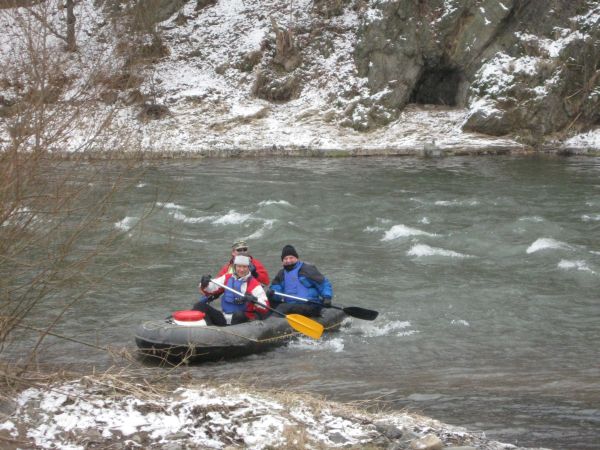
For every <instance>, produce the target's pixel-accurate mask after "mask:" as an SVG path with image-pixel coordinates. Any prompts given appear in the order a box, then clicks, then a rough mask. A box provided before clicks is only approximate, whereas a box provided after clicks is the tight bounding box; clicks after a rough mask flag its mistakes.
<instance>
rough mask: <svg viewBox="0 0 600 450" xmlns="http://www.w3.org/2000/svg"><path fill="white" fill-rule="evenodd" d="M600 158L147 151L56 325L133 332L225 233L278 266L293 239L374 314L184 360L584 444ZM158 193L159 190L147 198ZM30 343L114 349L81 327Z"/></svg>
mask: <svg viewBox="0 0 600 450" xmlns="http://www.w3.org/2000/svg"><path fill="white" fill-rule="evenodd" d="M599 173H600V160H599V159H597V158H587V159H578V158H570V159H518V158H471V159H469V158H448V159H438V160H421V159H383V158H355V159H342V160H333V159H327V160H320V159H308V160H307V159H258V160H202V161H186V162H161V163H157V164H156V165H155V166H153V167H150V168H148V169H147V171H146V173H145V175H144V177H143V180H142V181H141V182H140V183H139V184H137V187H136V188H134V189H132V190H131V191H129V192H127V193H125V194H124V195H123V196H122V198H120V199H119V202H118V204H116V205H115V208H117V209H118V210H120V212H121V215H120V217H121V219H120V220H119V221H117V222H116V223H115V224H114V226H115V227H117V228H120V229H123V230H126V231H127V232H126V233H125V234H124V235H123V237H122V238H121V240H120V242H119V245H118V246H117V247H116V248H115V249H114V252H113V253H112V254H109V255H105V256H103V257H102V258H100V260H99V266H98V268H97V269H98V270H104V269H106V268H108V267H117V268H118V270H113V271H112V272H111V273H110V276H109V277H107V278H106V280H105V284H104V285H99V286H95V287H94V291H93V292H92V293H91V294H90V295H89V296H87V297H86V298H85V300H84V301H82V302H81V303H80V304H78V305H77V307H76V309H75V310H73V311H72V312H71V313H69V314H68V315H67V317H66V318H65V320H64V321H63V322H62V323H61V325H60V326H59V328H58V331H60V332H64V333H65V334H69V335H72V336H77V337H79V338H81V339H87V340H90V341H94V342H98V343H102V344H103V345H112V346H128V347H131V346H132V345H133V338H132V334H133V330H134V329H135V326H136V325H137V324H138V323H139V322H140V321H142V320H145V319H152V318H156V317H164V316H165V315H167V314H168V313H169V312H170V311H172V310H175V309H182V308H187V307H188V306H190V305H191V304H192V303H193V302H194V301H195V299H196V285H197V283H198V280H199V278H200V276H201V275H202V274H214V273H215V272H216V271H217V270H218V268H219V267H220V266H221V264H222V263H223V262H224V261H225V260H226V259H227V257H228V250H229V248H230V243H231V242H232V241H233V240H235V239H237V238H246V239H248V240H249V241H250V247H251V252H252V253H253V254H254V255H255V256H257V257H258V258H259V259H261V260H262V262H263V263H264V264H265V265H266V266H267V268H268V269H269V271H270V273H271V275H274V274H275V273H276V271H277V270H278V267H279V265H280V258H279V255H280V250H281V247H282V246H283V245H284V244H288V243H292V244H294V245H295V246H296V248H297V250H298V252H299V253H300V256H301V258H303V259H305V260H307V261H310V262H312V263H314V264H316V265H317V267H319V269H320V270H321V271H322V272H323V273H325V274H326V275H327V276H328V277H329V278H330V279H331V280H332V282H333V284H334V288H335V301H336V302H337V303H338V304H343V305H345V306H363V307H367V308H370V309H376V310H378V311H380V313H381V314H380V316H379V318H378V319H377V321H375V322H373V323H368V322H360V321H359V320H357V319H354V320H353V322H352V325H351V326H350V327H349V328H345V329H343V330H342V331H340V332H339V333H337V334H335V335H333V336H330V337H328V338H326V339H325V340H323V341H321V342H318V343H316V342H312V341H307V340H301V341H299V342H296V343H294V344H292V345H290V346H289V347H284V348H279V349H276V350H274V351H273V352H269V353H266V354H262V355H256V356H251V357H247V358H244V359H241V360H237V361H232V362H227V363H210V364H207V365H203V366H196V367H190V368H189V371H190V373H192V375H193V376H195V377H197V378H198V379H204V378H206V377H211V378H218V379H221V380H228V379H233V380H243V379H244V378H245V377H249V376H251V377H252V379H256V377H258V379H260V380H262V381H261V384H263V385H264V387H286V388H288V389H294V390H298V391H311V392H317V393H320V394H323V395H326V396H327V397H329V398H332V399H336V400H343V401H353V400H369V401H378V402H381V403H382V404H384V405H385V406H387V407H391V408H398V409H400V408H408V409H411V410H414V411H420V412H423V413H425V414H427V415H431V416H433V417H435V418H438V419H440V420H443V421H447V422H449V423H453V424H457V425H464V426H467V427H469V428H472V429H476V430H482V431H485V432H486V434H487V435H488V437H492V438H497V439H500V440H503V441H507V442H511V443H515V444H519V445H530V446H534V445H545V446H548V447H553V448H557V449H558V448H564V449H567V448H569V449H592V448H595V447H596V446H597V443H598V442H599V441H600V432H599V431H598V430H600V410H599V406H598V405H599V404H600V381H598V380H600V365H599V363H598V362H599V358H598V356H599V354H598V348H600V333H599V326H600V325H599V324H600V320H599V319H600V305H599V297H598V292H600V289H599V288H600V238H599V236H600V220H599V219H598V217H600V183H599V182H598V174H599ZM157 192H158V197H159V198H158V201H159V203H158V208H157V209H156V211H155V212H154V213H153V214H152V215H150V216H149V217H144V214H145V212H146V211H147V210H148V208H149V207H150V206H151V205H152V204H153V203H154V202H155V200H157V198H156V196H157ZM140 221H141V223H140ZM135 224H138V226H134V225H135ZM50 342H51V341H50ZM19 345H21V346H22V347H24V348H26V346H27V345H28V342H27V341H22V342H19V343H17V344H16V347H15V348H16V349H17V350H18V348H19ZM17 350H15V351H17ZM43 357H44V358H46V359H48V360H52V361H57V360H58V361H62V362H70V361H71V362H73V361H79V360H80V359H81V358H82V357H85V358H86V359H87V360H90V359H91V360H92V361H94V362H95V363H96V365H98V366H99V367H102V366H103V365H106V364H109V361H106V357H105V356H102V355H94V354H93V351H91V350H87V349H86V350H85V353H84V350H82V349H81V346H78V345H76V344H74V343H66V344H65V343H61V344H60V345H56V346H52V347H50V348H49V349H47V350H46V352H45V353H44V356H43ZM153 370H160V369H156V368H153Z"/></svg>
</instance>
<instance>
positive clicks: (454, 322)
mask: <svg viewBox="0 0 600 450" xmlns="http://www.w3.org/2000/svg"><path fill="white" fill-rule="evenodd" d="M450 323H451V324H452V325H464V326H465V327H470V326H471V324H470V323H469V322H467V321H466V320H464V319H452V320H451V321H450Z"/></svg>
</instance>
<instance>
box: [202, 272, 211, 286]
mask: <svg viewBox="0 0 600 450" xmlns="http://www.w3.org/2000/svg"><path fill="white" fill-rule="evenodd" d="M211 278H212V276H211V275H202V278H200V287H201V288H202V289H204V288H206V286H208V283H210V279H211Z"/></svg>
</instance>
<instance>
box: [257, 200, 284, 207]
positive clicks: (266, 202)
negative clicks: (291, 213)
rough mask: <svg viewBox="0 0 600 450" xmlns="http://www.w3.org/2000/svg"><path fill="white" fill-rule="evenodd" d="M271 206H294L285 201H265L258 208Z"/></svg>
mask: <svg viewBox="0 0 600 450" xmlns="http://www.w3.org/2000/svg"><path fill="white" fill-rule="evenodd" d="M269 205H284V206H292V204H291V203H290V202H287V201H285V200H263V201H262V202H260V203H259V204H258V206H269Z"/></svg>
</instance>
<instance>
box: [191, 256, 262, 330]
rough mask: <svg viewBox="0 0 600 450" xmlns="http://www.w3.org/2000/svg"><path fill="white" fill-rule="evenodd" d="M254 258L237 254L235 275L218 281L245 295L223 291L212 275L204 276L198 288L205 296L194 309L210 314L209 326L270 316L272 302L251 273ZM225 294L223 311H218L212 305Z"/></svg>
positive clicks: (222, 304)
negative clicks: (251, 261) (214, 300)
mask: <svg viewBox="0 0 600 450" xmlns="http://www.w3.org/2000/svg"><path fill="white" fill-rule="evenodd" d="M249 266H250V257H248V256H245V255H237V256H236V257H235V258H234V260H233V267H234V270H235V273H226V274H224V275H221V276H219V277H217V278H215V279H214V281H216V282H217V283H219V284H222V285H225V286H227V287H229V288H231V289H233V290H235V291H237V292H239V293H240V294H241V295H238V294H235V293H233V292H231V291H230V290H226V289H223V288H222V287H221V286H219V285H218V284H216V283H213V282H212V277H211V276H210V275H204V276H203V277H202V278H201V280H200V286H198V288H199V290H200V293H201V294H203V297H202V298H201V299H200V301H199V302H198V303H196V304H195V305H194V307H193V308H192V309H195V310H198V311H202V312H203V313H205V314H206V318H205V320H206V319H208V320H207V322H208V323H209V325H217V326H220V327H223V326H226V325H230V324H231V325H235V324H238V323H244V322H248V321H250V320H260V319H263V318H265V317H266V315H267V313H268V312H269V310H268V309H267V308H268V307H269V300H267V294H265V291H264V289H263V287H262V285H261V284H260V283H259V282H258V281H257V280H256V278H254V277H253V276H252V274H251V273H250V267H249ZM221 294H223V297H222V298H221V310H222V312H221V311H219V310H218V309H216V308H214V307H213V306H211V305H210V304H209V302H210V301H211V300H213V299H215V298H217V297H219V296H220V295H221Z"/></svg>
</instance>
